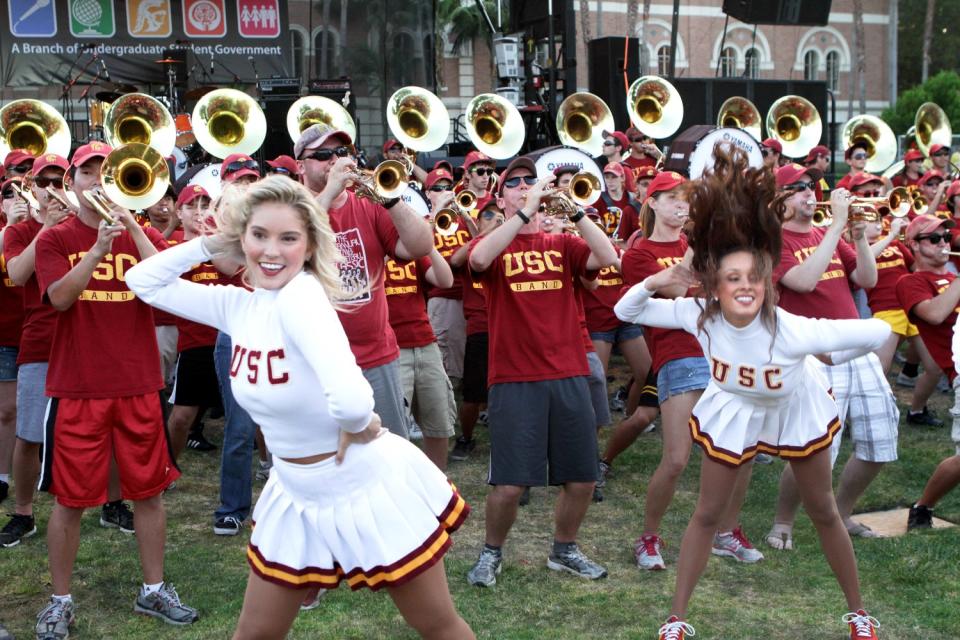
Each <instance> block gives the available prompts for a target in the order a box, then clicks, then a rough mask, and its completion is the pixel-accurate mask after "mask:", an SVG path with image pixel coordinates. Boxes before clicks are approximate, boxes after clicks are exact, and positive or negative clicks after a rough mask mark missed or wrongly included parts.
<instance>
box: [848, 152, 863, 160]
mask: <svg viewBox="0 0 960 640" xmlns="http://www.w3.org/2000/svg"><path fill="white" fill-rule="evenodd" d="M850 157H851V158H853V159H854V160H865V159H866V158H867V154H865V153H855V154H853V155H852V156H850Z"/></svg>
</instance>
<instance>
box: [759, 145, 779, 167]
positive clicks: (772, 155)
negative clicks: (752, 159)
mask: <svg viewBox="0 0 960 640" xmlns="http://www.w3.org/2000/svg"><path fill="white" fill-rule="evenodd" d="M760 153H761V154H763V165H764V166H765V167H770V168H771V169H773V170H774V171H776V170H777V167H779V166H780V158H781V157H782V156H783V145H782V144H780V141H779V140H776V139H774V138H767V139H766V140H764V141H763V142H761V143H760Z"/></svg>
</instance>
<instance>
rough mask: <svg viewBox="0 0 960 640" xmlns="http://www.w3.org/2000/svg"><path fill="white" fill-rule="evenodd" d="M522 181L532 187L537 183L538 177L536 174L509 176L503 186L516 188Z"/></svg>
mask: <svg viewBox="0 0 960 640" xmlns="http://www.w3.org/2000/svg"><path fill="white" fill-rule="evenodd" d="M521 181H522V182H523V184H525V185H527V186H530V187H532V186H533V185H535V184H537V177H536V176H514V177H513V178H507V179H506V180H504V181H503V186H505V187H507V188H508V189H515V188H516V187H519V186H520V182H521Z"/></svg>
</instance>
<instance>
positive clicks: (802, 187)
mask: <svg viewBox="0 0 960 640" xmlns="http://www.w3.org/2000/svg"><path fill="white" fill-rule="evenodd" d="M784 189H785V190H786V191H794V192H796V193H800V192H801V191H807V190H810V191H813V183H812V182H794V183H793V184H788V185H787V186H785V187H784Z"/></svg>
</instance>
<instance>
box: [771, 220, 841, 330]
mask: <svg viewBox="0 0 960 640" xmlns="http://www.w3.org/2000/svg"><path fill="white" fill-rule="evenodd" d="M826 233H827V232H826V229H819V228H814V229H811V230H810V231H808V232H806V233H797V232H796V231H788V230H786V229H784V230H783V246H782V248H781V250H780V264H779V265H777V267H776V268H775V269H774V270H773V283H774V284H775V285H777V286H778V290H779V292H780V302H779V305H780V307H782V308H783V309H786V310H787V311H789V312H790V313H793V314H795V315H798V316H804V317H807V318H828V319H831V320H844V319H847V320H849V319H857V318H859V317H860V314H859V313H857V307H856V305H855V304H854V302H853V294H852V293H850V284H851V283H850V281H849V277H850V274H852V273H853V272H854V271H855V270H856V268H857V253H856V251H854V250H853V247H851V246H850V245H849V244H847V243H846V242H845V241H843V240H840V242H838V243H837V248H836V250H835V251H834V252H833V258H832V259H831V260H830V264H828V265H827V268H826V269H824V271H823V275H821V276H820V281H819V282H818V283H817V286H816V288H814V290H813V291H811V292H809V293H800V292H798V291H794V290H793V289H791V288H789V287H786V286H783V285H781V284H779V283H780V279H781V278H782V277H783V275H784V274H785V273H786V272H787V271H790V269H792V268H794V267H795V266H797V265H799V264H801V263H802V262H803V261H804V260H806V259H807V258H808V257H809V256H811V255H812V254H813V252H814V251H816V250H817V247H819V246H820V243H821V242H822V241H823V236H825V235H826Z"/></svg>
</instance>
